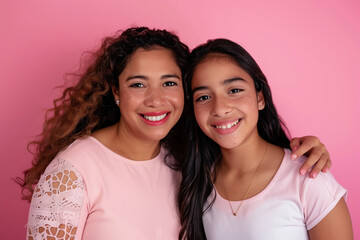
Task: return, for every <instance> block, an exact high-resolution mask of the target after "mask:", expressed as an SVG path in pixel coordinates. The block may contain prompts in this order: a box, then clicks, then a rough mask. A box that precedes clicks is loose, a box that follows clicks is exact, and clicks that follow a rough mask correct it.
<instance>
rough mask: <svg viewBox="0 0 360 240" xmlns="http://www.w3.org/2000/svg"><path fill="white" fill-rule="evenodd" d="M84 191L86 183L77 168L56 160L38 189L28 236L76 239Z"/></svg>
mask: <svg viewBox="0 0 360 240" xmlns="http://www.w3.org/2000/svg"><path fill="white" fill-rule="evenodd" d="M84 194H85V188H84V183H83V180H82V178H81V176H80V174H79V173H78V171H77V170H76V169H75V167H74V166H73V165H71V164H70V163H69V162H67V161H64V160H59V159H56V160H54V161H53V162H52V163H51V164H50V165H49V166H48V168H47V169H46V171H45V173H44V174H43V175H42V176H41V178H40V180H39V183H38V184H37V186H36V188H35V190H34V194H33V197H32V200H31V206H30V212H29V220H28V227H27V239H28V240H35V239H46V240H55V239H75V234H76V231H77V228H78V224H79V219H80V215H81V211H82V208H83V206H82V205H83V198H84Z"/></svg>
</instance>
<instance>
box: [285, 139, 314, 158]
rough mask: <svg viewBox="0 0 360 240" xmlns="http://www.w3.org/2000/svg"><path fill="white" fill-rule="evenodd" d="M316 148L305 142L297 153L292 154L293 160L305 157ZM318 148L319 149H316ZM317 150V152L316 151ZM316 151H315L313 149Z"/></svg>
mask: <svg viewBox="0 0 360 240" xmlns="http://www.w3.org/2000/svg"><path fill="white" fill-rule="evenodd" d="M313 146H314V144H311V143H310V142H309V141H304V142H303V143H302V144H301V145H300V146H299V147H298V149H296V151H294V152H293V153H292V154H291V159H293V160H294V159H296V158H298V157H300V156H302V155H304V154H305V153H307V152H309V151H310V150H311V149H312V147H313ZM316 148H317V147H316ZM316 148H315V150H316ZM312 150H314V149H312Z"/></svg>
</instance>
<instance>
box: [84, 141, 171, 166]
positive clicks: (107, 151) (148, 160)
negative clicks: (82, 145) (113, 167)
mask: <svg viewBox="0 0 360 240" xmlns="http://www.w3.org/2000/svg"><path fill="white" fill-rule="evenodd" d="M87 138H88V139H89V140H91V141H93V142H95V143H96V144H97V145H99V146H100V147H101V148H102V149H103V150H104V151H105V152H106V153H107V154H110V155H112V156H114V157H116V158H118V159H120V160H122V161H126V162H129V163H132V164H146V163H149V164H150V163H152V162H157V160H161V159H162V158H161V156H162V155H163V153H164V148H163V147H161V146H160V151H159V153H158V154H157V155H156V156H155V157H154V158H151V159H146V160H134V159H130V158H126V157H124V156H122V155H120V154H118V153H116V152H114V151H113V150H111V149H110V148H108V147H106V146H105V145H104V144H103V143H102V142H100V141H99V140H98V139H97V138H95V137H93V136H87ZM85 139H86V138H85Z"/></svg>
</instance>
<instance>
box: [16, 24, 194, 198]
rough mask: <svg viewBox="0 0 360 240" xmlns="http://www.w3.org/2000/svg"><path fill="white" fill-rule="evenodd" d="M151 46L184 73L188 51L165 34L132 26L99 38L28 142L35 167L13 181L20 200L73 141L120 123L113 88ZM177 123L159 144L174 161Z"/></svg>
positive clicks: (28, 195)
mask: <svg viewBox="0 0 360 240" xmlns="http://www.w3.org/2000/svg"><path fill="white" fill-rule="evenodd" d="M154 45H157V46H161V47H164V48H167V49H169V50H171V52H172V53H173V55H174V58H175V60H176V62H177V64H178V66H179V67H180V69H181V71H182V73H185V68H186V65H187V58H188V55H189V48H188V47H187V46H186V45H185V44H183V43H182V42H181V41H180V40H179V38H178V37H177V36H176V35H175V34H173V33H170V32H168V31H166V30H158V29H149V28H147V27H135V28H129V29H127V30H125V31H123V32H121V31H119V32H117V33H116V34H115V35H114V36H112V37H107V38H105V39H104V40H103V42H102V45H101V47H100V48H99V49H98V50H97V51H95V52H94V53H93V54H92V55H91V58H90V59H89V61H88V64H87V66H88V67H87V68H86V70H85V71H84V73H83V74H79V75H78V82H77V83H76V84H75V85H74V86H71V87H67V88H65V89H64V91H63V93H62V95H61V97H59V98H57V99H55V100H54V101H53V104H54V107H53V108H51V109H49V110H48V111H47V112H46V115H45V123H44V125H43V130H42V133H41V134H40V135H39V137H38V139H37V140H34V141H32V142H30V143H29V145H28V149H30V148H31V147H34V149H35V151H33V154H34V158H33V160H32V165H33V166H32V167H31V168H30V169H27V170H25V171H24V178H20V177H18V178H16V181H17V183H18V184H19V185H20V186H21V187H22V195H23V197H22V198H23V199H25V200H29V201H30V200H31V197H32V194H33V191H34V185H36V184H37V182H38V181H39V178H40V176H41V174H42V173H43V172H44V171H45V169H46V167H47V166H48V165H49V164H50V162H51V161H52V160H53V159H54V157H55V156H56V155H57V154H58V153H59V152H60V151H61V150H63V149H65V148H66V147H67V146H69V145H70V144H71V143H72V142H74V141H75V140H76V139H78V138H81V137H83V136H86V135H90V134H91V133H92V132H94V131H95V130H98V129H101V128H104V127H107V126H110V125H113V124H115V123H116V122H118V121H119V119H120V111H119V109H118V107H117V105H116V104H115V100H114V96H113V94H112V91H111V87H112V86H114V87H116V88H118V87H119V85H118V84H119V82H118V77H119V75H120V74H121V72H122V71H123V70H124V68H125V66H126V63H127V61H128V60H129V58H130V57H131V55H132V53H133V52H134V51H135V50H136V49H138V48H144V49H149V48H151V47H152V46H154ZM183 79H184V78H183ZM181 119H182V118H181ZM181 119H180V121H179V122H181V121H182V120H181ZM179 122H178V123H177V124H176V126H175V127H174V128H173V129H172V130H171V131H170V133H169V135H168V136H167V137H166V138H165V139H163V140H162V142H163V143H165V146H166V147H167V148H168V149H169V152H170V154H172V155H173V156H174V157H175V159H177V160H179V159H181V158H182V155H183V153H184V151H183V149H182V148H181V144H180V143H181V141H182V137H181V131H180V130H181V129H182V126H180V125H181V123H179ZM177 129H179V130H177ZM179 144H180V145H179ZM175 165H178V164H176V163H175Z"/></svg>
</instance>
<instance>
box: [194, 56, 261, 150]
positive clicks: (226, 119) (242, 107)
mask: <svg viewBox="0 0 360 240" xmlns="http://www.w3.org/2000/svg"><path fill="white" fill-rule="evenodd" d="M191 87H192V91H193V103H194V111H195V117H196V121H197V122H198V124H199V126H200V128H201V129H202V131H203V132H204V133H205V134H206V135H207V136H208V137H210V138H211V139H212V140H214V141H215V142H216V143H218V144H219V145H220V146H221V147H222V148H226V149H232V148H235V147H237V146H239V145H240V144H242V143H244V142H245V141H247V140H248V139H249V138H252V137H254V136H258V133H257V121H258V110H259V109H262V108H263V106H264V100H263V95H262V93H261V92H260V93H257V92H256V90H255V86H254V81H253V79H252V78H251V77H250V76H249V74H248V73H247V72H245V71H244V70H243V69H242V68H240V67H239V66H238V65H237V64H236V63H235V62H234V61H233V60H232V59H230V58H229V57H227V56H225V55H221V54H211V55H209V56H207V57H206V58H205V59H204V60H203V61H202V62H200V64H198V65H197V66H196V69H195V71H194V75H193V78H192V83H191Z"/></svg>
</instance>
